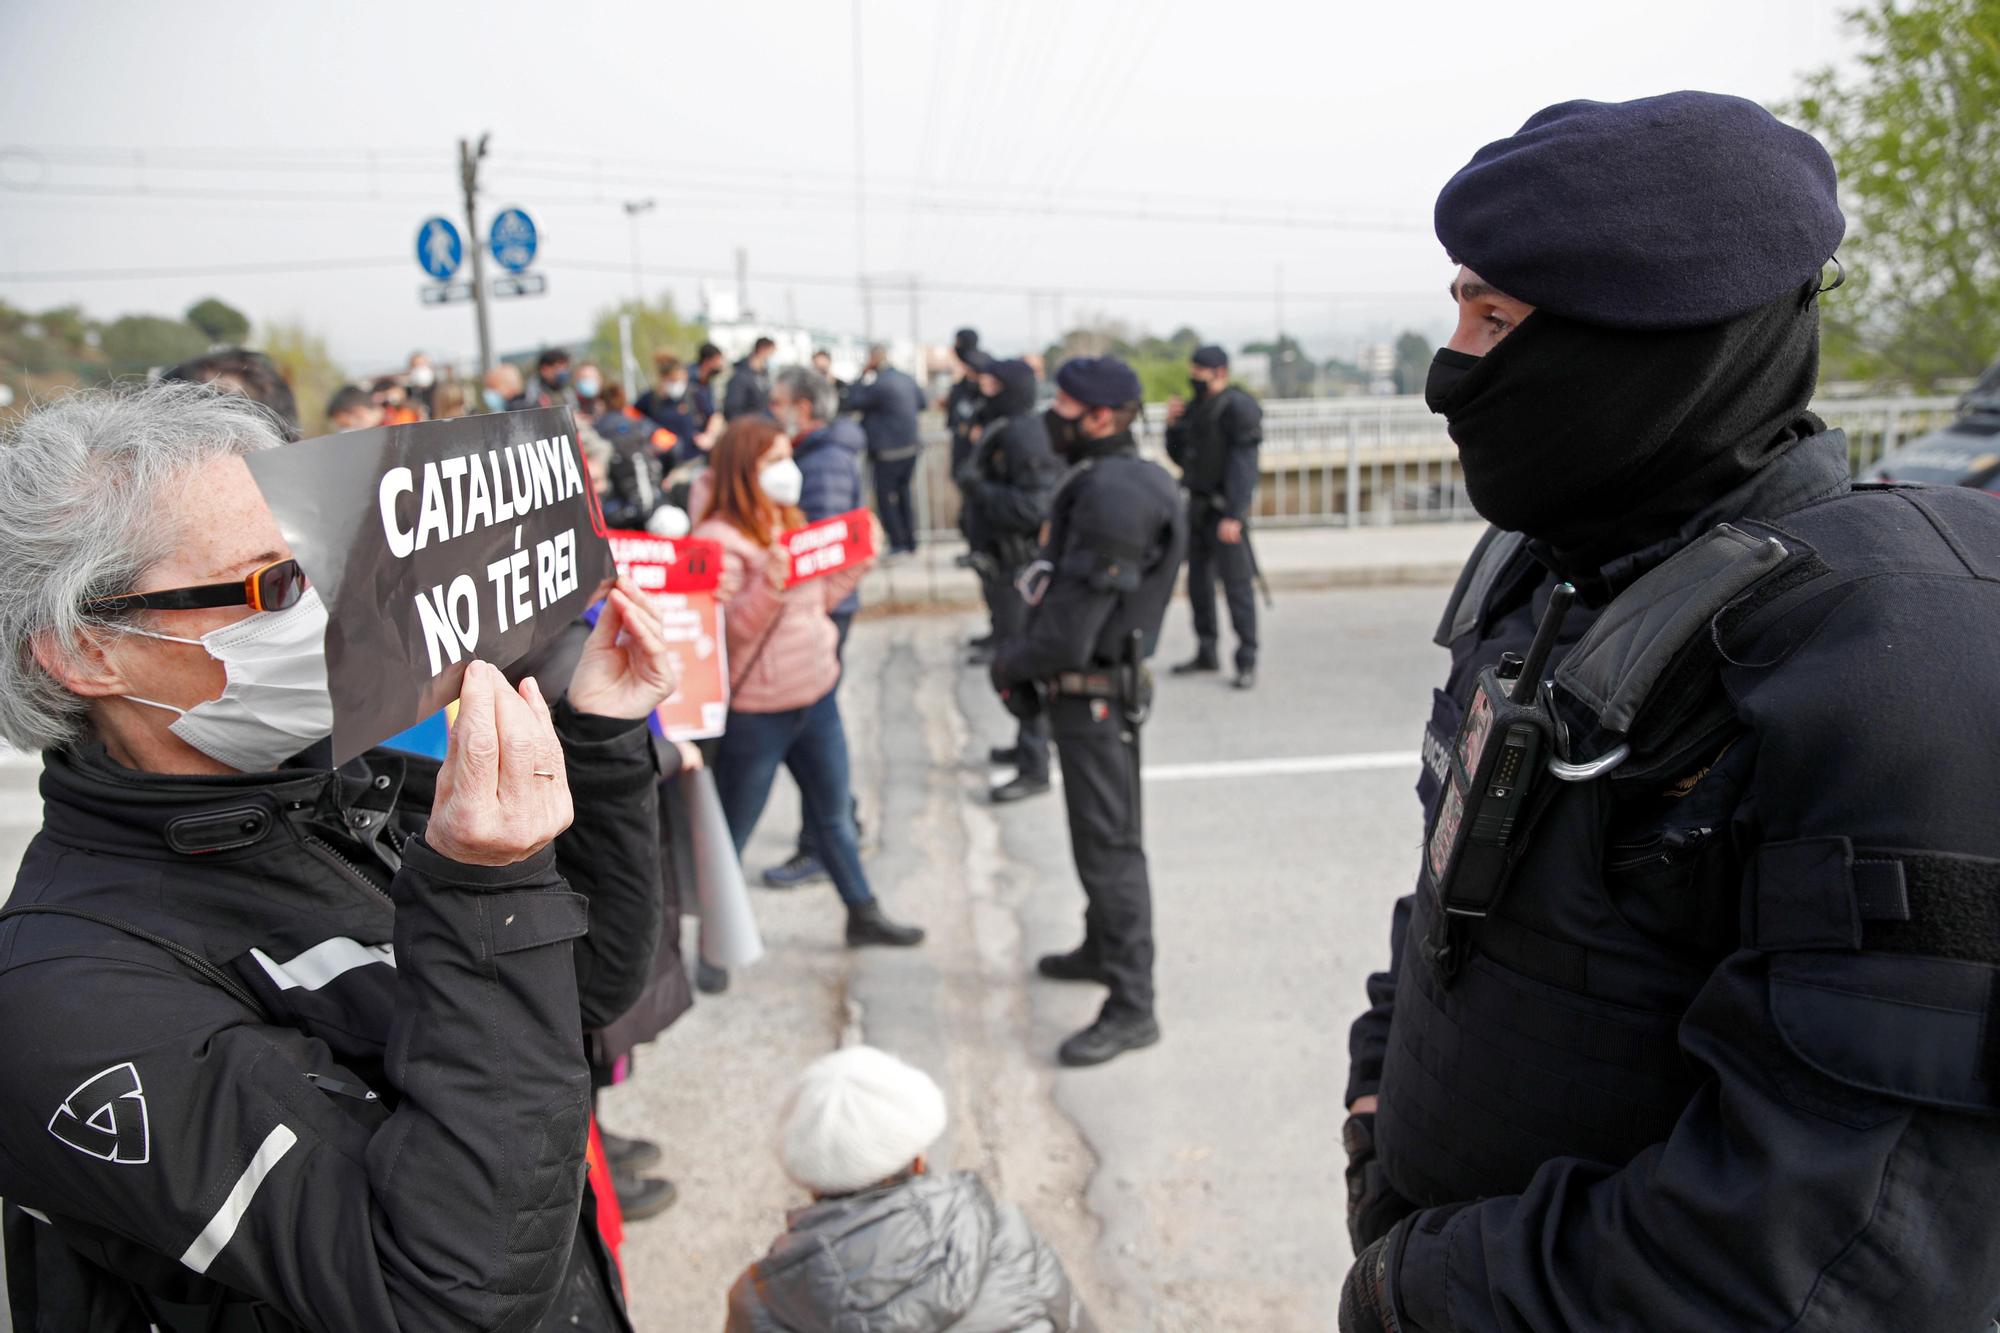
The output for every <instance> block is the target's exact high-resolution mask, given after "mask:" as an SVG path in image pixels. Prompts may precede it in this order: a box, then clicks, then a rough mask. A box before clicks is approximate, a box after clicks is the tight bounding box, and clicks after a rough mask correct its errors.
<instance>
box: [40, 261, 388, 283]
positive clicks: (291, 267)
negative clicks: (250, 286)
mask: <svg viewBox="0 0 2000 1333" xmlns="http://www.w3.org/2000/svg"><path fill="white" fill-rule="evenodd" d="M409 262H410V261H409V258H408V257H407V256H405V257H403V258H400V259H274V260H269V261H267V262H263V263H252V264H189V265H181V266H173V267H166V268H79V269H44V270H41V271H39V272H34V273H0V282H99V281H112V280H117V281H137V280H140V279H144V278H227V277H236V276H238V275H242V274H251V273H320V272H334V271H347V270H353V269H369V268H401V267H402V266H404V265H405V264H408V263H409Z"/></svg>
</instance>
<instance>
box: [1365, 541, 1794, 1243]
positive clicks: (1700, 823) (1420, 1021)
mask: <svg viewBox="0 0 2000 1333" xmlns="http://www.w3.org/2000/svg"><path fill="white" fill-rule="evenodd" d="M1804 558H1806V557H1805V556H1797V557H1796V558H1795V556H1794V554H1793V553H1788V552H1786V551H1785V550H1784V548H1783V546H1782V544H1780V543H1775V542H1773V541H1772V539H1771V538H1770V537H1769V535H1768V534H1767V533H1762V532H1744V531H1741V530H1739V529H1735V528H1727V529H1723V530H1722V531H1720V532H1717V531H1714V530H1711V531H1710V532H1708V533H1706V534H1704V535H1703V536H1702V537H1700V538H1697V539H1695V540H1694V541H1692V542H1690V543H1689V544H1688V546H1687V547H1685V548H1683V550H1682V551H1681V552H1680V553H1679V554H1677V555H1676V556H1675V558H1674V559H1672V560H1669V561H1667V562H1666V563H1665V564H1664V565H1662V566H1660V567H1659V568H1658V569H1656V570H1654V571H1653V572H1652V573H1651V574H1649V575H1648V576H1647V577H1645V578H1642V579H1640V580H1639V581H1638V582H1637V583H1634V584H1632V585H1631V586H1630V587H1629V588H1628V589H1626V590H1625V591H1624V592H1623V593H1621V594H1620V596H1618V597H1617V598H1615V599H1613V600H1611V601H1610V602H1609V604H1608V605H1606V604H1604V603H1603V602H1602V601H1601V600H1600V601H1598V602H1597V604H1595V605H1591V604H1590V603H1588V602H1586V603H1585V604H1584V605H1581V606H1579V607H1578V608H1577V609H1576V610H1575V611H1573V612H1572V613H1571V615H1570V617H1569V619H1568V621H1567V622H1566V623H1565V627H1564V633H1563V637H1562V640H1561V641H1560V642H1559V645H1558V648H1557V651H1556V654H1555V659H1554V660H1555V661H1556V662H1558V663H1561V664H1562V665H1561V666H1560V667H1559V669H1558V670H1557V673H1556V681H1557V689H1556V698H1557V705H1558V713H1559V715H1560V716H1561V717H1562V719H1563V721H1564V723H1565V724H1566V726H1567V729H1568V736H1569V740H1570V742H1571V748H1572V755H1573V757H1576V758H1589V757H1594V756H1596V755H1598V754H1601V753H1603V752H1604V751H1606V750H1607V749H1608V748H1610V747H1609V745H1608V743H1607V742H1608V741H1610V740H1617V741H1621V742H1629V744H1630V758H1629V759H1627V760H1625V761H1624V762H1623V763H1621V764H1619V766H1617V767H1615V768H1613V769H1612V770H1611V771H1609V772H1608V773H1607V774H1606V775H1604V776H1601V777H1597V778H1594V779H1591V780H1584V781H1573V782H1551V783H1549V784H1548V785H1547V787H1546V790H1545V794H1544V799H1543V800H1542V801H1541V803H1540V804H1539V805H1538V807H1537V808H1536V810H1535V812H1534V814H1533V816H1532V824H1531V826H1530V827H1529V830H1528V832H1527V834H1526V837H1525V839H1524V840H1522V841H1521V842H1520V843H1519V844H1518V850H1517V859H1516V861H1515V862H1514V865H1513V870H1512V873H1511V875H1510V877H1509V879H1508V881H1507V886H1506V888H1505V890H1504V893H1503V895H1502V897H1501V898H1500V900H1499V902H1498V904H1497V905H1496V906H1495V908H1494V909H1493V911H1492V912H1491V913H1490V914H1489V915H1487V916H1485V917H1484V918H1477V919H1472V918H1465V917H1447V916H1446V914H1444V913H1443V911H1442V910H1441V908H1440V907H1439V905H1438V901H1437V897H1436V893H1435V891H1434V890H1433V889H1432V888H1431V887H1430V886H1429V883H1428V880H1426V881H1425V882H1423V883H1420V885H1419V887H1418V891H1417V894H1416V901H1415V905H1414V912H1413V916H1412V919H1411V922H1410V926H1409V933H1408V936H1407V939H1406V942H1405V947H1404V950H1403V963H1402V968H1401V971H1400V973H1399V974H1398V978H1397V985H1396V998H1395V1011H1394V1019H1393V1022H1392V1024H1391V1027H1390V1034H1389V1044H1388V1050H1387V1052H1386V1054H1385V1059H1384V1065H1383V1072H1382V1082H1381V1089H1380V1093H1379V1097H1380V1103H1379V1107H1378V1112H1377V1119H1376V1130H1375V1132H1376V1143H1377V1146H1378V1151H1379V1152H1380V1155H1381V1160H1382V1163H1383V1166H1384V1168H1385V1169H1386V1170H1387V1172H1388V1175H1389V1179H1390V1181H1391V1183H1392V1184H1393V1185H1394V1186H1395V1188H1396V1189H1397V1191H1398V1192H1399V1193H1401V1194H1402V1195H1403V1196H1404V1197H1406V1198H1408V1199H1409V1200H1411V1201H1412V1202H1413V1203H1416V1204H1418V1205H1419V1206H1424V1207H1431V1206H1437V1205H1441V1204H1446V1203H1452V1202H1457V1201H1462V1200H1467V1199H1476V1198H1482V1197H1488V1196H1492V1195H1504V1194H1513V1193H1518V1192H1520V1191H1521V1190H1522V1189H1524V1188H1525V1187H1526V1186H1527V1185H1528V1183H1529V1180H1530V1178H1531V1177H1532V1176H1533V1175H1534V1173H1535V1171H1536V1170H1537V1169H1538V1168H1539V1167H1540V1166H1541V1165H1542V1164H1543V1163H1544V1162H1547V1161H1548V1160H1550V1159H1551V1158H1557V1157H1580V1158H1584V1159H1588V1160H1592V1161H1598V1162H1603V1163H1607V1164H1610V1165H1614V1166H1617V1165H1623V1164H1624V1163H1625V1162H1627V1161H1629V1160H1631V1158H1632V1157H1634V1156H1635V1155H1637V1154H1638V1153H1639V1152H1640V1151H1641V1150H1642V1149H1644V1148H1646V1147H1647V1146H1649V1145H1651V1144H1654V1143H1658V1142H1660V1141H1662V1140H1664V1139H1665V1138H1666V1137H1667V1136H1668V1134H1669V1132H1670V1131H1671V1129H1672V1128H1673V1125H1674V1123H1675V1122H1676V1121H1677V1120H1678V1119H1679V1118H1680V1116H1681V1114H1682V1112H1683V1111H1684V1110H1685V1109H1686V1107H1687V1105H1688V1102H1689V1100H1690V1099H1691V1098H1692V1097H1693V1096H1694V1094H1695V1091H1696V1078H1695V1075H1694V1074H1693V1072H1692V1071H1691V1070H1690V1069H1689V1067H1688V1065H1687V1064H1686V1062H1685V1061H1684V1060H1683V1058H1682V1056H1681V1053H1680V1051H1679V1048H1678V1044H1677V1032H1678V1029H1679V1027H1680V1022H1681V1018H1682V1016H1683V1015H1684V1014H1685V1013H1686V1011H1687V1010H1688V1008H1689V1006H1690V1005H1691V1004H1692V1002H1693V1000H1694V998H1695V995H1696V993H1697V992H1698V991H1699V990H1700V989H1701V987H1702V986H1703V985H1704V983H1705V982H1706V980H1707V978H1708V976H1709V975H1710V973H1711V972H1712V971H1713V970H1714V968H1715V966H1716V965H1717V964H1718V963H1719V962H1720V961H1721V960H1722V959H1723V958H1724V957H1725V956H1726V955H1728V954H1729V953H1730V952H1732V951H1733V950H1734V949H1735V948H1736V947H1737V943H1738V939H1739V900H1740V886H1741V882H1742V874H1743V866H1742V864H1741V859H1740V857H1739V856H1738V854H1737V852H1736V851H1735V849H1734V846H1733V843H1732V839H1731V837H1730V824H1731V820H1732V817H1733V815H1734V812H1735V810H1736V806H1737V803H1738V800H1739V798H1740V796H1741V794H1742V791H1743V787H1744V783H1745V780H1746V778H1747V775H1748V770H1749V763H1750V759H1751V749H1752V747H1751V746H1748V745H1738V744H1737V743H1736V742H1737V741H1739V740H1741V739H1742V726H1741V723H1740V722H1738V721H1737V720H1736V718H1735V716H1734V714H1733V712H1732V711H1731V709H1730V708H1729V706H1728V703H1727V700H1726V699H1725V698H1724V697H1723V696H1722V693H1721V689H1720V685H1719V681H1718V678H1717V676H1716V673H1715V670H1714V665H1715V663H1714V658H1713V656H1712V653H1713V651H1714V648H1713V643H1712V639H1711V633H1710V632H1711V629H1712V626H1713V623H1714V621H1715V620H1716V618H1717V616H1718V615H1720V614H1721V613H1722V612H1723V611H1724V609H1725V608H1727V609H1728V610H1729V611H1731V612H1732V613H1733V612H1735V611H1736V610H1738V609H1740V608H1742V607H1745V606H1747V605H1750V604H1751V603H1753V602H1754V601H1756V600H1757V599H1759V598H1761V597H1764V596H1766V595H1769V594H1771V593H1774V592H1776V591H1777V590H1780V589H1782V588H1783V587H1784V586H1786V584H1787V582H1788V581H1789V580H1791V579H1792V578H1793V577H1794V576H1795V575H1796V573H1797V572H1798V570H1799V567H1800V561H1801V560H1802V559H1804ZM1558 581H1559V580H1558V578H1557V576H1556V575H1554V574H1553V573H1551V572H1550V571H1549V569H1548V568H1547V567H1546V566H1545V565H1544V564H1543V563H1542V562H1541V561H1540V560H1538V559H1537V558H1536V557H1535V555H1534V554H1532V553H1531V552H1530V551H1529V550H1528V548H1527V545H1526V543H1524V542H1523V541H1522V539H1521V538H1520V537H1518V536H1517V535H1514V534H1505V533H1497V532H1496V533H1490V534H1489V535H1488V537H1487V538H1486V539H1485V540H1483V541H1482V543H1481V545H1480V547H1479V549H1478V550H1477V551H1475V553H1474V557H1473V559H1472V560H1471V561H1470V562H1469V563H1468V565H1467V568H1466V572H1465V573H1464V574H1463V575H1462V576H1461V578H1460V581H1459V586H1458V588H1457V589H1456V590H1455V591H1454V594H1453V597H1452V601H1451V603H1450V605H1449V607H1448V608H1447V611H1446V614H1445V617H1444V621H1443V623H1442V624H1441V625H1440V627H1439V631H1438V642H1439V643H1440V644H1441V645H1444V646H1446V647H1448V648H1449V649H1450V651H1451V655H1452V666H1451V673H1450V676H1449V678H1448V680H1447V683H1446V687H1445V688H1444V689H1443V690H1440V691H1437V692H1436V694H1435V696H1434V700H1433V710H1432V717H1431V721H1430V724H1429V726H1428V728H1427V730H1426V734H1425V738H1424V759H1425V764H1424V769H1423V772H1422V774H1421V776H1420V778H1419V783H1418V790H1419V795H1420V796H1421V798H1422V800H1423V802H1424V805H1425V809H1426V833H1427V834H1428V833H1429V831H1430V829H1431V828H1432V826H1433V824H1434V822H1435V820H1436V818H1437V814H1438V806H1439V795H1440V790H1441V787H1440V781H1441V778H1442V775H1443V764H1444V762H1445V761H1444V756H1445V755H1446V753H1447V752H1448V750H1449V747H1450V746H1451V745H1452V744H1453V743H1454V740H1455V737H1456V735H1457V732H1458V727H1459V721H1460V718H1461V716H1462V714H1463V710H1464V709H1465V707H1466V705H1467V703H1468V700H1469V698H1470V695H1471V693H1472V690H1473V688H1474V685H1475V683H1476V676H1477V674H1478V672H1479V671H1480V669H1481V668H1483V667H1485V666H1488V665H1490V664H1492V663H1493V662H1495V661H1497V660H1498V659H1499V657H1500V655H1501V654H1502V653H1505V652H1514V653H1524V652H1525V651H1526V648H1527V644H1528V642H1529V640H1530V639H1531V638H1532V637H1533V634H1534V630H1535V626H1536V624H1537V622H1538V621H1539V619H1540V617H1541V615H1542V612H1543V611H1544V609H1545V608H1546V606H1547V603H1548V599H1549V594H1550V592H1551V591H1552V589H1553V588H1554V587H1555V585H1556V584H1557V582H1558ZM1635 713H1636V716H1635ZM1606 721H1608V722H1609V723H1611V724H1612V725H1611V726H1610V727H1609V728H1607V727H1606V726H1604V725H1602V724H1603V723H1604V722H1606Z"/></svg>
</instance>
